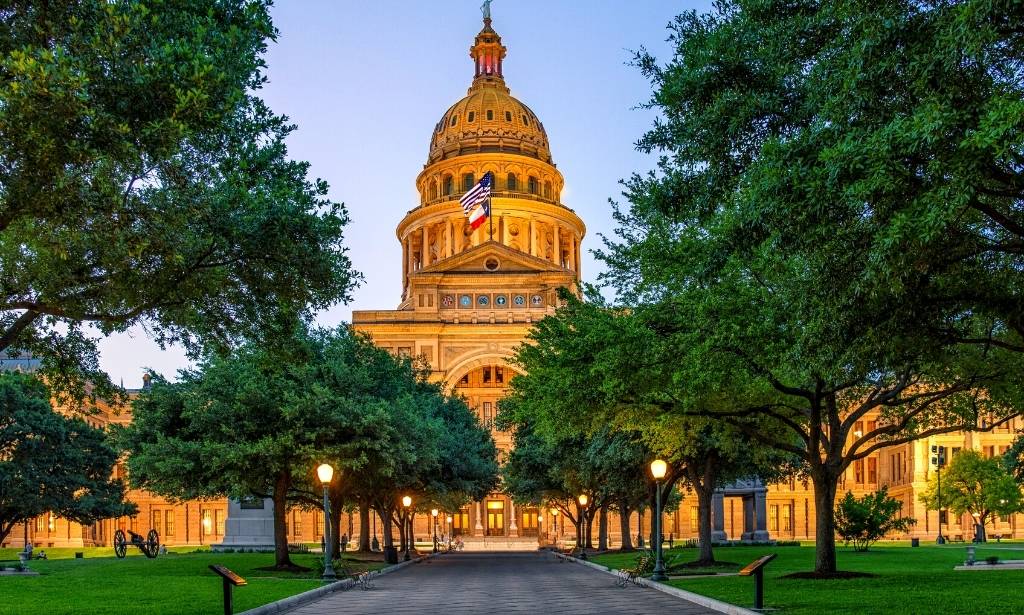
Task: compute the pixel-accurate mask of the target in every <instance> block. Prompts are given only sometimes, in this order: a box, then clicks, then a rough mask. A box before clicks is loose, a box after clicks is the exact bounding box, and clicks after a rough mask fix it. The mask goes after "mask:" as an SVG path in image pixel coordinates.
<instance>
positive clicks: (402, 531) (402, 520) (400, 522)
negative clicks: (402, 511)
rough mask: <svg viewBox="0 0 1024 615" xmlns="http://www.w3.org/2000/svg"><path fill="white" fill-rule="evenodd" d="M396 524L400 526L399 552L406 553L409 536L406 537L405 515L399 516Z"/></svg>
mask: <svg viewBox="0 0 1024 615" xmlns="http://www.w3.org/2000/svg"><path fill="white" fill-rule="evenodd" d="M395 523H397V524H398V550H399V551H403V552H404V551H405V548H406V542H405V541H406V540H407V536H406V535H405V530H406V523H405V515H398V516H397V519H395Z"/></svg>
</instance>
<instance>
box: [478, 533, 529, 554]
mask: <svg viewBox="0 0 1024 615" xmlns="http://www.w3.org/2000/svg"><path fill="white" fill-rule="evenodd" d="M462 541H463V544H464V545H465V546H464V547H463V548H462V550H463V551H536V550H537V548H538V547H540V543H539V542H538V541H537V537H536V536H518V537H516V536H463V537H462Z"/></svg>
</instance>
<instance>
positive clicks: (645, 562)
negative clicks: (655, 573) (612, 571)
mask: <svg viewBox="0 0 1024 615" xmlns="http://www.w3.org/2000/svg"><path fill="white" fill-rule="evenodd" d="M652 561H653V560H652V559H651V553H650V552H649V551H644V552H643V553H641V554H640V556H639V557H637V558H636V563H635V564H634V565H633V567H632V568H623V569H622V570H619V577H618V578H617V579H615V584H616V585H618V586H619V587H626V586H627V585H629V584H630V583H632V584H633V585H636V586H637V587H644V584H643V581H641V579H642V578H643V575H645V574H647V573H648V572H650V570H649V568H650V567H651V563H652Z"/></svg>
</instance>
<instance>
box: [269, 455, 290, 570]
mask: <svg viewBox="0 0 1024 615" xmlns="http://www.w3.org/2000/svg"><path fill="white" fill-rule="evenodd" d="M291 482H292V477H291V473H290V472H288V471H287V470H286V471H283V472H278V474H277V477H276V478H275V480H274V497H273V501H274V567H275V568H292V567H293V564H292V560H291V558H290V557H289V556H288V525H287V522H286V519H287V515H288V510H287V508H288V488H289V487H290V486H291Z"/></svg>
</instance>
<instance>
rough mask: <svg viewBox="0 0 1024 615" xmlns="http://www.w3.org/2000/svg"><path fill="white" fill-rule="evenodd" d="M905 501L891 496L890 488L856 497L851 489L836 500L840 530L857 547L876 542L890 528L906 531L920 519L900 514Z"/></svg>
mask: <svg viewBox="0 0 1024 615" xmlns="http://www.w3.org/2000/svg"><path fill="white" fill-rule="evenodd" d="M901 508H903V504H902V503H901V502H900V501H899V500H897V499H896V498H892V497H889V492H888V490H887V489H886V488H884V487H883V488H882V489H879V490H878V491H875V492H874V493H868V494H866V495H864V496H863V497H860V498H857V497H854V495H853V494H852V493H850V492H849V491H847V492H846V495H845V496H844V497H843V499H842V500H840V501H839V503H838V504H836V533H837V534H839V536H840V537H841V538H842V539H843V541H844V542H845V543H846V544H851V543H852V544H853V548H854V550H855V551H867V550H868V547H870V546H871V545H872V544H873V543H875V542H876V541H877V540H879V539H880V538H882V537H884V536H885V535H886V534H888V533H889V532H905V531H907V530H908V529H910V527H911V526H912V525H914V524H916V523H917V520H916V519H912V518H910V517H900V516H899V512H900V509H901Z"/></svg>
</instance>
